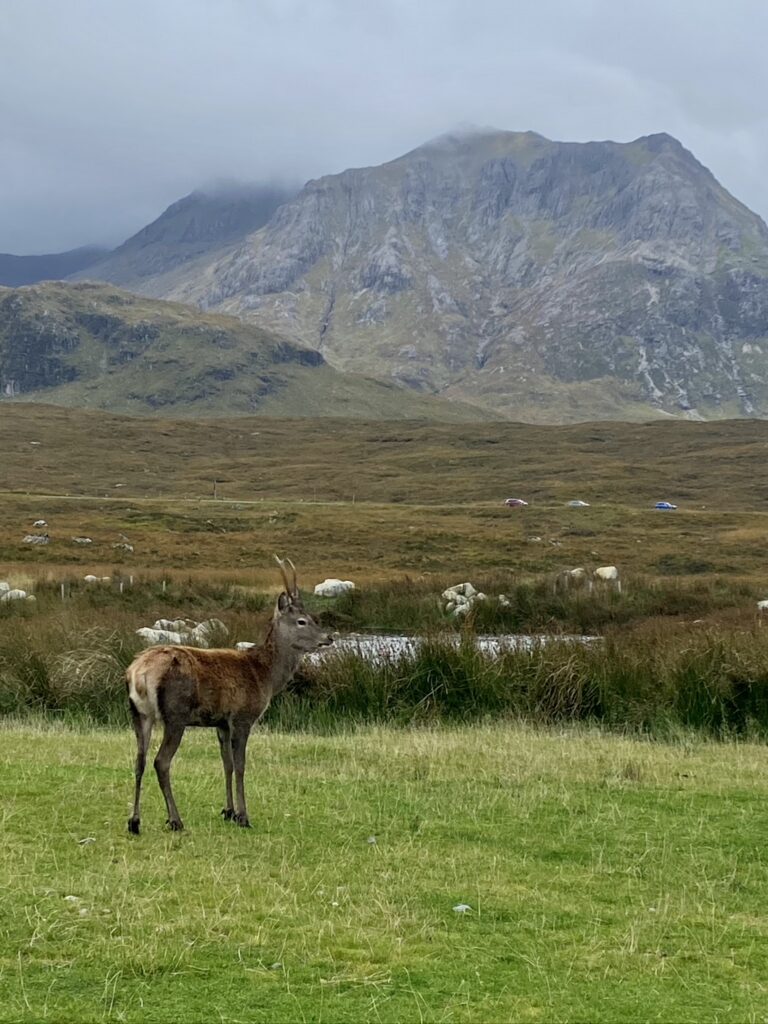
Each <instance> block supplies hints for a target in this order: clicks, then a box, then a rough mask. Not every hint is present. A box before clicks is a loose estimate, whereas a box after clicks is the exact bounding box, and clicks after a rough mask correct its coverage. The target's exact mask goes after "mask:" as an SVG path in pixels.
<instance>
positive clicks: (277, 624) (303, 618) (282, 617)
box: [273, 555, 333, 654]
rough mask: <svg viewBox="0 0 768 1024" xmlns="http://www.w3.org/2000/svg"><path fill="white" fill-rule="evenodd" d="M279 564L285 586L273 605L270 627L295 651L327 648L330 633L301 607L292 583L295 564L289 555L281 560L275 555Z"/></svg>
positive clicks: (294, 584) (308, 651) (297, 592)
mask: <svg viewBox="0 0 768 1024" xmlns="http://www.w3.org/2000/svg"><path fill="white" fill-rule="evenodd" d="M275 561H276V562H277V564H278V565H279V566H280V575H281V576H282V578H283V585H284V587H285V589H284V590H283V592H282V593H281V594H280V596H279V597H278V599H277V603H276V604H275V614H274V617H273V621H274V628H275V631H276V633H277V636H278V638H279V639H280V640H281V641H282V642H284V643H286V644H287V645H289V646H290V647H292V648H293V649H294V650H295V651H301V652H302V653H303V654H309V653H310V652H311V651H316V650H317V649H318V647H329V646H330V645H331V644H332V643H333V637H332V636H331V634H330V633H328V632H326V631H325V630H324V629H322V628H321V627H320V626H319V625H318V624H317V623H316V622H315V620H314V619H313V618H312V616H311V615H310V614H309V612H308V611H307V610H306V609H305V607H304V603H303V601H302V600H301V595H300V594H299V587H298V584H297V582H296V567H295V566H294V564H293V562H292V561H291V560H290V558H286V559H282V558H278V557H277V555H275Z"/></svg>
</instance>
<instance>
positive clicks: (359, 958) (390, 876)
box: [0, 725, 768, 1024]
mask: <svg viewBox="0 0 768 1024" xmlns="http://www.w3.org/2000/svg"><path fill="white" fill-rule="evenodd" d="M132 742H133V741H132V737H131V736H130V735H129V733H128V731H127V730H125V731H122V732H119V733H118V732H110V731H96V732H71V731H67V730H63V729H55V730H52V729H50V728H45V729H36V728H32V727H29V726H26V727H25V726H6V727H4V728H3V730H2V744H1V745H0V785H1V786H2V790H3V793H4V800H3V817H2V823H1V828H2V843H3V850H4V855H3V858H2V861H1V862H0V888H1V890H2V893H3V914H2V915H0V1019H2V1020H8V1021H11V1020H13V1021H19V1020H22V1021H62V1020H78V1021H84V1022H90V1021H105V1020H106V1021H110V1020H116V1021H117V1020H122V1021H126V1022H128V1024H130V1022H132V1021H137V1022H138V1021H142V1022H165V1021H168V1020H184V1021H190V1022H202V1021H210V1020H211V1019H214V1020H221V1021H227V1022H234V1021H245V1020H248V1021H264V1022H267V1021H269V1022H289V1021H290V1022H292V1021H296V1020H306V1021H317V1022H319V1021H321V1020H332V1021H338V1022H343V1021H350V1022H351V1021H354V1022H358V1021H385V1022H395V1021H403V1020H419V1021H423V1022H425V1024H430V1022H440V1021H455V1022H477V1024H485V1022H488V1021H502V1020H589V1021H616V1020H622V1021H649V1020H664V1021H666V1020H675V1021H691V1022H693V1021H701V1020H739V1021H746V1020H760V1019H761V1018H762V1016H763V1015H764V1009H765V1006H766V1001H767V1000H768V989H767V988H766V982H765V979H766V977H767V976H768V954H766V950H768V918H766V915H765V914H764V912H763V911H762V909H761V908H762V906H763V902H764V901H763V898H762V897H763V893H764V892H765V889H766V886H767V885H768V864H767V863H766V858H765V853H764V845H765V843H764V840H765V835H766V830H768V814H767V812H766V807H768V775H767V774H766V772H765V751H764V749H763V748H762V747H755V746H751V745H749V744H739V745H730V744H718V745H713V744H707V743H702V742H700V741H697V740H694V739H690V738H688V739H685V740H682V741H680V742H679V743H677V744H674V745H669V746H668V745H664V744H647V743H640V742H637V741H634V742H631V741H627V740H623V739H619V738H615V737H613V738H611V737H606V736H602V735H600V734H598V733H596V732H594V731H590V732H579V731H574V730H565V731H563V730H559V731H557V732H546V731H532V730H529V729H524V728H519V727H510V726H507V725H495V726H484V727H481V726H476V727H473V728H467V727H462V728H456V729H439V730H423V729H422V730H395V731H391V730H387V729H369V730H363V731H359V732H356V733H354V734H346V735H339V736H335V737H325V738H323V737H317V736H306V735H285V734H274V733H273V734H270V733H268V732H267V733H260V734H258V735H257V736H255V737H254V739H253V741H252V744H251V751H250V758H249V759H250V771H249V786H250V804H251V811H252V813H251V817H252V820H253V821H254V828H253V829H252V830H251V831H244V830H238V829H234V828H232V827H231V826H228V825H227V824H226V823H224V822H223V821H222V820H221V819H220V817H219V814H218V811H219V808H220V806H221V792H220V790H221V789H222V781H221V779H220V764H219V756H218V752H217V750H216V749H215V748H216V743H215V739H214V738H213V737H212V736H211V735H210V734H209V733H207V732H206V733H202V734H196V735H193V736H190V737H188V739H185V742H184V745H183V747H182V750H181V752H180V754H179V757H178V759H177V766H176V789H177V795H178V799H179V804H180V807H181V809H182V812H183V813H184V815H185V820H186V823H187V828H188V831H187V832H185V833H182V834H180V835H171V834H169V833H167V832H165V830H164V828H163V824H162V823H163V819H164V817H165V814H164V810H163V809H162V808H161V800H160V795H159V792H158V790H157V786H156V785H155V783H154V779H150V780H148V785H147V795H146V800H145V809H144V817H145V823H146V828H145V833H144V835H142V836H141V837H140V838H139V839H133V840H132V839H131V838H130V837H129V836H128V835H127V834H126V832H125V817H126V815H127V813H128V806H129V802H130V794H131V787H132V771H131V756H132V749H131V747H132ZM459 904H467V905H468V906H469V907H470V908H471V909H469V910H467V911H466V912H464V913H459V912H456V911H454V910H453V908H454V907H456V906H458V905H459Z"/></svg>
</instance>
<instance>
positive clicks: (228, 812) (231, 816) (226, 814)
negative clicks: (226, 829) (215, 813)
mask: <svg viewBox="0 0 768 1024" xmlns="http://www.w3.org/2000/svg"><path fill="white" fill-rule="evenodd" d="M221 816H222V818H223V819H224V821H234V820H235V817H236V815H235V812H234V811H233V810H232V808H231V807H225V808H224V810H223V811H222V812H221Z"/></svg>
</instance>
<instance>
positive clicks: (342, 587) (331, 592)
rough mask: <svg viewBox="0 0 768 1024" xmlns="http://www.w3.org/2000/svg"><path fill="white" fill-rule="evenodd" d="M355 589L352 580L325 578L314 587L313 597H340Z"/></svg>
mask: <svg viewBox="0 0 768 1024" xmlns="http://www.w3.org/2000/svg"><path fill="white" fill-rule="evenodd" d="M354 589H355V584H354V583H353V582H352V580H337V579H327V580H323V582H322V583H318V584H317V586H316V587H315V591H314V592H315V597H340V596H341V595H342V594H346V593H348V592H349V591H350V590H354Z"/></svg>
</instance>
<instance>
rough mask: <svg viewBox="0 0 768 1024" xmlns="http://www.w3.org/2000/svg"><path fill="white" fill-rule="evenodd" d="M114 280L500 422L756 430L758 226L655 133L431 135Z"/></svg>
mask: <svg viewBox="0 0 768 1024" xmlns="http://www.w3.org/2000/svg"><path fill="white" fill-rule="evenodd" d="M144 269H145V270H147V271H148V272H149V273H151V272H152V271H151V267H150V266H149V265H147V266H146V267H145V268H144ZM137 273H138V272H137ZM122 280H123V283H125V284H128V285H129V286H130V287H139V288H140V289H141V290H144V291H148V292H151V293H152V294H163V295H164V296H166V297H170V298H174V299H177V300H181V301H184V302H194V303H198V304H199V305H201V306H203V307H204V308H206V309H216V310H220V311H225V312H228V313H233V314H237V315H238V316H240V317H242V318H244V319H246V320H247V321H249V322H253V323H257V324H259V325H261V326H263V327H265V328H268V329H271V330H278V331H279V332H280V333H281V334H282V335H286V336H289V337H291V338H293V339H294V340H296V341H298V342H300V343H301V344H303V345H306V346H309V347H312V348H315V349H317V350H318V351H320V352H321V353H322V354H323V356H324V357H325V358H326V359H327V360H328V362H329V363H331V364H332V365H333V366H335V367H337V368H339V369H343V370H346V371H354V372H361V373H367V374H373V375H375V376H379V377H385V378H389V379H392V380H394V381H397V382H400V383H404V384H406V385H408V386H409V387H411V388H413V389H415V390H418V391H421V392H423V393H425V394H426V393H434V394H439V395H442V396H446V397H451V398H455V399H465V400H469V401H472V402H474V403H479V404H481V405H482V406H484V407H485V408H487V409H492V410H495V411H496V412H498V413H500V414H502V415H503V416H506V417H511V418H515V419H524V420H529V421H532V422H568V421H576V420H583V419H590V418H620V419H642V418H648V417H650V416H659V415H665V414H666V415H668V414H672V415H682V416H689V417H693V418H696V417H705V418H710V417H723V416H754V415H764V414H768V228H766V225H765V224H764V223H763V221H762V220H760V218H759V217H757V216H756V215H755V214H753V213H752V212H751V211H750V210H749V209H747V208H746V207H745V206H743V205H742V204H741V203H739V202H738V201H737V200H736V199H734V198H733V197H732V196H731V195H730V194H729V193H728V192H727V191H726V190H725V189H724V188H723V187H722V186H721V185H719V184H718V182H717V181H716V180H715V178H714V177H713V176H712V174H711V173H710V172H709V171H708V170H707V169H706V168H705V167H703V166H702V165H701V164H700V163H699V162H698V161H697V160H696V159H695V158H694V157H693V156H692V155H691V153H689V152H688V151H687V150H686V149H684V148H683V146H682V145H681V144H680V143H679V142H677V141H676V140H675V139H673V138H671V137H670V136H669V135H664V134H660V135H651V136H647V137H643V138H640V139H637V140H635V141H634V142H629V143H623V144H622V143H614V142H592V143H586V144H580V143H561V142H552V141H549V140H548V139H545V138H543V137H542V136H540V135H537V134H534V133H531V132H526V133H515V132H499V131H492V130H488V131H476V132H469V133H464V134H454V135H446V136H444V137H441V138H438V139H436V140H434V141H433V142H430V143H428V144H427V145H424V146H421V147H420V148H418V149H416V150H414V151H413V152H411V153H408V154H406V155H405V156H403V157H400V158H399V159H397V160H394V161H392V162H390V163H387V164H384V165H382V166H380V167H368V168H362V169H355V170H348V171H345V172H344V173H342V174H336V175H331V176H328V177H324V178H321V179H319V180H315V181H310V182H309V183H308V184H307V185H306V186H305V187H304V189H303V190H302V191H301V192H300V193H299V194H298V195H297V196H296V197H295V198H293V199H292V200H290V201H289V202H286V203H284V204H283V205H281V206H280V207H279V208H278V209H277V210H275V212H274V214H273V215H272V216H271V218H270V220H269V221H268V223H266V224H264V225H263V226H262V227H260V228H259V229H258V230H256V231H254V232H252V233H251V234H249V235H248V236H247V237H245V238H242V239H241V240H240V241H239V242H237V243H234V244H228V245H227V246H226V247H220V248H219V249H218V250H215V251H214V250H213V249H212V250H210V251H209V252H208V253H207V254H205V255H204V256H203V257H202V258H201V259H197V260H195V261H194V264H193V265H191V266H189V267H188V268H187V267H178V266H177V267H176V268H175V270H174V273H173V275H171V276H170V277H169V276H168V275H164V274H163V273H161V274H160V276H159V277H151V276H145V277H144V278H142V279H141V280H140V281H138V282H137V278H133V279H131V280H126V279H125V278H123V279H122Z"/></svg>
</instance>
